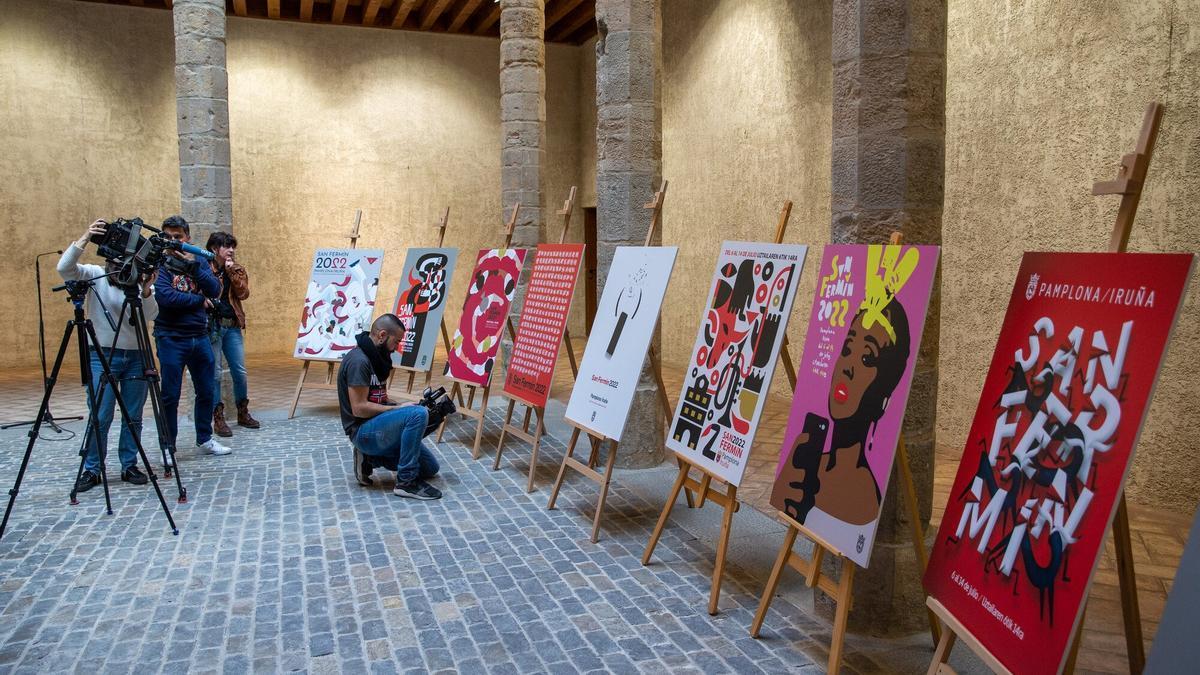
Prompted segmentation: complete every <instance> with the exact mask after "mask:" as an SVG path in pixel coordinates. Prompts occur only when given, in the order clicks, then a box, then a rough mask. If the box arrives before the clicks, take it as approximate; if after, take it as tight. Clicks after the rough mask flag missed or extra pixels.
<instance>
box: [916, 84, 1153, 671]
mask: <svg viewBox="0 0 1200 675" xmlns="http://www.w3.org/2000/svg"><path fill="white" fill-rule="evenodd" d="M1162 116H1163V107H1162V105H1161V104H1159V103H1157V102H1152V103H1150V104H1149V105H1147V106H1146V112H1145V114H1144V115H1143V116H1142V131H1141V134H1140V135H1139V136H1138V141H1137V147H1136V148H1135V149H1134V151H1133V152H1131V153H1129V154H1127V155H1125V156H1123V157H1122V158H1121V164H1120V166H1119V167H1118V169H1117V177H1116V178H1115V179H1113V180H1109V181H1099V182H1096V183H1094V184H1093V185H1092V195H1093V196H1097V197H1098V196H1100V195H1121V205H1120V207H1119V208H1118V209H1117V219H1116V222H1115V223H1114V224H1113V229H1112V234H1111V235H1110V236H1109V240H1108V250H1109V252H1111V253H1124V252H1125V251H1126V249H1127V248H1128V246H1129V234H1130V232H1131V231H1132V230H1133V221H1134V217H1135V216H1137V209H1138V202H1139V201H1140V200H1141V198H1142V187H1143V185H1144V184H1145V182H1146V172H1147V171H1148V170H1149V168H1150V159H1151V158H1152V157H1153V155H1154V144H1155V142H1156V141H1157V140H1158V127H1159V125H1160V124H1161V123H1162ZM1112 535H1113V547H1114V549H1115V550H1116V557H1117V577H1118V580H1119V583H1120V592H1121V615H1122V619H1123V621H1124V624H1125V651H1126V655H1127V657H1128V659H1129V672H1130V673H1134V674H1135V675H1136V674H1138V673H1141V672H1142V670H1143V669H1144V668H1145V666H1146V648H1145V644H1144V643H1143V641H1142V617H1141V611H1140V609H1139V608H1138V595H1137V573H1136V572H1135V570H1134V569H1133V547H1132V544H1131V542H1130V534H1129V506H1128V504H1127V503H1126V501H1125V491H1124V489H1122V490H1121V497H1120V499H1119V500H1118V501H1117V512H1116V514H1115V516H1114V517H1113V522H1112ZM1100 554H1101V555H1103V550H1101V551H1100ZM1086 602H1087V599H1086V598H1084V603H1085V605H1084V611H1083V613H1082V614H1081V615H1080V617H1079V626H1078V627H1077V628H1076V630H1075V638H1074V641H1073V643H1072V645H1071V650H1070V652H1069V653H1068V654H1067V659H1066V662H1065V663H1064V664H1063V671H1062V672H1065V673H1073V672H1075V661H1076V659H1077V658H1078V656H1079V646H1080V643H1081V642H1082V641H1083V624H1084V620H1085V619H1086V617H1087V605H1086ZM926 604H928V606H929V608H930V609H931V610H932V611H933V612H934V613H935V614H936V615H937V616H938V617H939V618H940V619H941V620H942V621H943V622H945V625H946V627H947V628H948V629H949V630H946V631H943V632H942V639H941V640H939V641H938V645H937V650H936V651H935V652H934V655H933V662H932V663H930V664H929V673H930V675H933V674H934V673H953V672H954V670H953V669H951V668H950V666H948V665H946V660H947V659H948V658H950V651H951V650H952V649H953V648H954V642H955V640H956V639H957V640H962V641H963V643H964V644H966V645H967V646H968V647H970V649H971V651H973V652H975V654H976V655H977V656H979V658H980V659H982V660H983V662H984V663H986V664H987V665H988V667H990V668H992V669H993V670H995V671H996V672H997V673H1007V672H1009V671H1008V670H1007V669H1005V668H1004V667H1003V666H1002V665H1000V660H999V659H997V658H996V657H995V656H994V655H993V654H992V653H991V652H990V651H988V649H987V648H986V647H984V646H983V644H982V643H981V642H980V641H979V640H978V639H977V638H976V637H975V636H974V635H972V634H971V632H970V631H969V630H967V628H966V627H965V626H963V625H962V623H961V622H959V621H958V619H957V618H955V617H954V615H953V614H951V613H950V610H948V609H946V607H945V606H944V605H943V604H942V603H940V602H938V601H937V600H935V599H934V598H927V599H926Z"/></svg>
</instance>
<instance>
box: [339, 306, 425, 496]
mask: <svg viewBox="0 0 1200 675" xmlns="http://www.w3.org/2000/svg"><path fill="white" fill-rule="evenodd" d="M403 338H404V326H403V325H402V324H401V323H400V319H398V318H396V315H395V314H384V315H383V316H381V317H379V318H378V319H375V322H374V323H372V324H371V330H370V332H364V333H359V334H358V336H357V337H356V340H357V342H358V346H357V347H355V348H354V349H352V350H350V351H348V352H346V355H345V356H343V357H342V367H341V369H340V370H339V371H338V382H337V389H338V405H339V406H340V408H341V415H342V428H343V429H344V430H345V431H346V435H347V436H349V437H350V443H351V444H352V445H353V446H354V477H355V478H356V479H357V480H358V483H359V484H360V485H364V486H367V485H371V484H372V481H371V478H370V476H371V470H372V469H373V468H374V467H377V466H378V467H381V468H384V469H388V470H391V471H395V472H396V487H395V488H394V489H393V490H392V494H394V495H396V496H397V497H408V498H410V499H424V500H429V499H441V497H442V493H441V491H439V490H438V489H437V488H435V487H433V486H432V485H430V484H429V483H426V482H425V481H426V480H427V479H429V478H433V477H434V476H435V475H437V472H438V461H437V458H436V457H434V456H433V453H432V452H430V451H429V450H428V449H427V448H425V445H424V444H423V443H422V442H421V439H422V438H423V437H424V435H425V426H426V424H427V423H428V421H429V411H427V410H426V409H425V408H424V407H423V406H420V405H406V406H403V407H397V403H396V402H395V401H393V400H391V399H389V398H388V395H387V381H388V377H390V376H391V373H392V356H391V355H392V352H394V351H396V345H398V344H400V341H401V340H402V339H403Z"/></svg>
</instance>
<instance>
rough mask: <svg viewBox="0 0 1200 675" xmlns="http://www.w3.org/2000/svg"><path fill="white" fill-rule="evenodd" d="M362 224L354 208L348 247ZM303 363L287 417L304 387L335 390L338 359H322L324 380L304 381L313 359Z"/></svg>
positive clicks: (354, 245)
mask: <svg viewBox="0 0 1200 675" xmlns="http://www.w3.org/2000/svg"><path fill="white" fill-rule="evenodd" d="M361 224H362V209H355V210H354V226H353V227H352V228H351V229H350V233H349V234H347V235H346V236H347V237H349V238H350V248H351V249H355V248H358V236H359V235H358V227H359V225H361ZM303 361H304V365H303V366H301V367H300V379H299V380H297V381H296V393H295V395H294V396H292V407H291V408H290V409H289V410H288V419H289V420H290V419H292V418H293V417H295V416H296V405H297V404H299V403H300V394H301V393H303V391H304V390H305V389H324V390H334V391H336V390H337V383H336V382H334V381H333V371H334V367H335V366H336V365H337V364H338V363H340V362H339V361H324V363H325V366H326V370H325V381H324V382H305V381H304V378H305V376H307V375H308V368H309V366H311V365H312V364H313V361H314V359H303Z"/></svg>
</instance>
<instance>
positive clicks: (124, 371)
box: [83, 349, 146, 473]
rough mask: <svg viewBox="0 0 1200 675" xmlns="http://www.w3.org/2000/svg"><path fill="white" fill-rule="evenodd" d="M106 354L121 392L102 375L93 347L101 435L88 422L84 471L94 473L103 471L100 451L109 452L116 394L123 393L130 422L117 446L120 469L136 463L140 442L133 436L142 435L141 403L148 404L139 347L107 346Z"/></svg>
mask: <svg viewBox="0 0 1200 675" xmlns="http://www.w3.org/2000/svg"><path fill="white" fill-rule="evenodd" d="M104 357H105V358H106V359H108V367H109V369H110V370H111V371H112V374H113V377H115V378H116V379H117V382H118V384H117V386H118V392H114V391H113V388H112V386H111V385H109V384H107V383H104V381H103V380H102V379H101V378H102V377H103V376H104V369H103V367H101V365H100V355H99V354H97V353H96V351H95V350H92V352H91V361H92V386H93V387H94V388H95V389H94V391H95V392H96V394H97V400H98V403H97V407H96V411H95V414H96V424H97V425H98V426H99V427H100V435H99V438H96V434H94V433H93V432H92V425H91V424H88V428H87V431H86V434H87V441H86V443H85V445H84V447H86V448H87V451H86V453H85V454H84V459H83V469H84V471H91V472H92V473H100V453H101V452H102V451H103V452H107V449H108V430H109V428H111V427H112V421H113V416H114V415H115V414H116V404H117V400H116V394H117V393H119V394H120V396H121V402H122V403H124V404H125V410H126V411H128V412H129V424H127V425H126V424H122V425H121V441H120V445H118V446H117V455H118V456H119V457H120V458H121V471H124V470H125V469H128V468H130V467H132V466H134V465H135V464H137V445H135V444H134V438H135V437H137V438H141V436H142V407H143V406H145V405H146V380H144V379H142V377H143V375H144V373H143V372H142V359H141V356H139V354H138V350H136V349H106V350H104ZM88 403H89V404H90V403H91V401H90V400H89V401H88Z"/></svg>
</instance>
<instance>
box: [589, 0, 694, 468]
mask: <svg viewBox="0 0 1200 675" xmlns="http://www.w3.org/2000/svg"><path fill="white" fill-rule="evenodd" d="M596 23H597V26H598V28H599V38H598V39H597V41H596V107H597V111H596V143H597V153H596V162H597V166H596V219H597V223H596V227H597V244H598V250H597V253H598V257H599V270H598V278H599V279H605V278H607V277H608V268H609V267H610V265H611V264H612V257H613V252H614V250H615V249H616V247H618V246H629V245H633V246H641V245H643V244H644V243H645V239H646V230H647V228H649V226H650V212H649V211H648V210H647V209H644V208H643V206H644V205H645V204H646V203H647V202H649V201H650V200H651V199H652V198H653V196H654V191H655V190H657V189H658V185H659V183H660V182H661V181H662V80H661V77H662V9H661V5H660V0H597V2H596ZM653 243H655V244H660V243H662V228H661V225H660V227H659V229H658V231H657V232H655V236H654V239H653ZM678 272H679V270H677V273H678ZM601 283H603V282H601ZM659 344H660V340H659V339H658V338H657V337H656V338H655V340H654V347H655V349H658V346H659ZM647 365H649V361H648V360H647ZM658 395H659V394H658V387H657V386H656V385H655V382H654V378H653V377H652V376H651V374H650V371H649V369H648V368H647V369H646V370H643V372H642V377H641V380H640V381H639V382H638V390H637V393H636V394H635V395H634V398H633V407H632V409H631V410H630V413H629V420H628V422H626V424H625V431H624V433H623V434H622V436H621V451H620V453H619V454H618V456H617V465H618V466H623V467H647V466H657V465H658V464H660V463H661V462H662V460H663V458H664V456H665V451H664V449H663V428H664V424H665V420H664V419H663V415H662V410H661V408H660V405H659V402H658Z"/></svg>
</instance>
